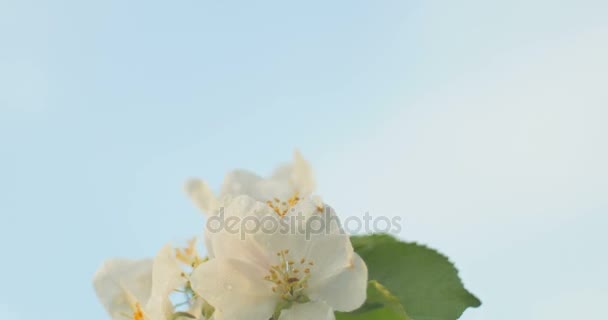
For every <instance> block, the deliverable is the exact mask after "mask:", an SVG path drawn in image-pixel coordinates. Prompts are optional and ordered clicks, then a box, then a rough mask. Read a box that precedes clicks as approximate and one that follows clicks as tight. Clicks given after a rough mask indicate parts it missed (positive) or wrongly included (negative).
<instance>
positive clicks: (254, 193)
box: [220, 170, 267, 200]
mask: <svg viewBox="0 0 608 320" xmlns="http://www.w3.org/2000/svg"><path fill="white" fill-rule="evenodd" d="M260 181H263V179H262V178H261V177H260V176H258V175H256V174H255V173H253V172H249V171H246V170H234V171H232V172H229V173H228V174H227V175H226V177H225V178H224V183H223V184H222V188H221V192H220V195H221V196H238V195H248V196H250V197H253V198H256V199H257V198H259V196H260V191H259V188H258V184H259V183H260ZM265 200H267V199H265Z"/></svg>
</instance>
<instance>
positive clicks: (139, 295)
mask: <svg viewBox="0 0 608 320" xmlns="http://www.w3.org/2000/svg"><path fill="white" fill-rule="evenodd" d="M93 286H94V287H95V292H96V293H97V297H98V298H99V300H100V301H101V303H102V305H103V306H104V307H105V309H106V310H107V311H108V313H109V314H110V316H111V317H112V319H123V315H122V314H124V313H126V314H131V313H132V312H133V310H132V308H131V304H132V302H133V301H131V300H137V301H147V300H148V299H149V297H150V292H151V290H152V259H144V260H130V259H112V260H108V261H105V262H104V263H103V264H102V266H101V267H100V268H99V270H97V272H96V273H95V276H94V278H93Z"/></svg>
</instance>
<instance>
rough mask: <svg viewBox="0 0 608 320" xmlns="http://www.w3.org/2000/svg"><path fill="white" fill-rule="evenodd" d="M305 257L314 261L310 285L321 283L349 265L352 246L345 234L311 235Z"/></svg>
mask: <svg viewBox="0 0 608 320" xmlns="http://www.w3.org/2000/svg"><path fill="white" fill-rule="evenodd" d="M308 242H309V243H310V248H309V250H308V253H307V254H306V258H307V259H308V260H310V261H312V262H313V263H314V266H313V267H312V268H311V274H310V279H309V281H308V283H309V285H310V286H315V285H317V284H319V283H323V282H325V281H326V279H329V278H331V277H333V276H335V275H336V274H338V273H341V272H342V271H343V270H344V269H346V268H347V267H349V266H351V264H352V257H353V254H354V252H353V247H352V244H351V242H350V238H349V236H348V235H346V234H326V235H316V236H312V237H311V239H310V241H308Z"/></svg>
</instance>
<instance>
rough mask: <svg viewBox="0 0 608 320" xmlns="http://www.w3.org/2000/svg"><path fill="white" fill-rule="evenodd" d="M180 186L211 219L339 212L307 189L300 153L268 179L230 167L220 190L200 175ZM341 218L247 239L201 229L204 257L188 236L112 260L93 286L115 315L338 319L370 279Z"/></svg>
mask: <svg viewBox="0 0 608 320" xmlns="http://www.w3.org/2000/svg"><path fill="white" fill-rule="evenodd" d="M186 191H187V193H188V194H189V195H190V197H191V198H192V199H193V201H194V203H195V204H196V205H197V206H198V207H199V208H200V209H201V210H202V211H203V212H204V213H205V214H206V215H207V217H211V216H213V215H218V214H219V213H220V212H221V213H222V214H223V215H224V216H225V217H238V218H241V219H242V218H245V217H253V216H255V217H259V218H263V217H274V218H278V219H285V218H287V217H289V216H290V215H295V214H299V215H303V216H304V217H305V218H304V219H310V218H312V217H315V216H317V217H316V218H318V216H319V215H321V216H323V217H327V216H333V215H335V212H333V209H331V208H330V207H329V206H327V205H325V204H324V203H323V202H322V201H321V200H320V199H319V198H318V197H316V196H314V195H313V191H314V178H313V175H312V170H311V169H310V166H309V165H308V163H307V162H306V161H305V160H304V159H303V158H302V157H301V155H300V154H299V153H297V152H296V153H295V157H294V160H293V162H292V163H291V164H289V165H285V166H282V167H279V168H278V169H277V170H275V172H274V174H273V175H272V176H271V177H269V178H262V177H259V176H257V175H255V174H253V173H250V172H247V171H243V170H236V171H233V172H230V173H229V174H228V175H227V176H226V178H225V180H224V183H223V185H222V188H221V191H220V194H219V195H215V194H214V193H213V192H212V191H211V189H210V188H209V186H208V185H207V184H206V183H205V182H203V181H201V180H191V181H189V182H188V183H187V184H186ZM323 213H325V214H323ZM337 221H338V220H337V219H331V221H328V222H327V223H328V224H329V228H327V230H328V232H324V233H322V234H318V233H315V234H314V235H312V236H311V235H310V234H309V233H308V232H306V230H303V229H302V228H300V227H298V228H293V229H291V230H290V232H287V233H285V232H265V231H262V230H258V231H257V232H252V233H247V234H246V235H245V236H244V237H243V234H241V235H239V234H234V233H231V232H226V231H225V230H219V231H217V230H214V231H213V232H210V230H209V228H207V230H205V233H204V236H203V237H204V242H205V244H206V248H207V256H206V257H201V256H199V254H198V251H197V250H196V241H191V242H190V243H189V245H188V247H186V248H181V249H180V248H177V249H174V248H173V247H172V246H171V245H166V246H164V247H163V248H162V249H161V250H160V251H159V252H158V254H157V256H156V257H155V258H154V259H144V260H130V259H112V260H108V261H106V262H105V263H104V264H103V265H102V266H101V268H100V269H99V270H98V271H97V273H96V274H95V277H94V281H93V282H94V286H95V290H96V292H97V295H98V297H99V299H100V301H101V302H102V304H103V305H104V307H105V308H106V310H107V311H108V312H109V314H110V316H111V317H112V319H114V320H119V319H120V320H177V319H180V320H181V319H184V320H185V319H201V320H202V319H214V320H241V319H248V320H269V319H273V320H298V319H319V320H321V319H334V311H345V312H346V311H352V310H355V309H357V308H358V307H359V306H361V305H362V304H363V302H364V301H365V298H366V288H367V280H368V279H367V277H368V275H367V267H366V265H365V263H364V262H363V260H362V259H361V258H360V257H359V256H358V255H357V254H356V253H355V252H354V250H353V247H352V245H351V242H350V238H349V236H348V235H347V234H345V233H344V232H343V230H342V228H341V226H340V225H339V222H337ZM302 225H304V226H306V225H307V224H306V223H303V224H302ZM176 293H177V295H176ZM180 298H181V300H180Z"/></svg>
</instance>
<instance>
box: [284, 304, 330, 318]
mask: <svg viewBox="0 0 608 320" xmlns="http://www.w3.org/2000/svg"><path fill="white" fill-rule="evenodd" d="M311 319H314V320H334V319H335V316H334V312H333V310H332V309H331V307H329V306H328V305H327V304H325V303H323V302H320V301H317V302H307V303H301V304H294V305H293V306H292V307H291V308H289V309H285V310H283V311H281V315H280V316H279V320H311Z"/></svg>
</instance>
